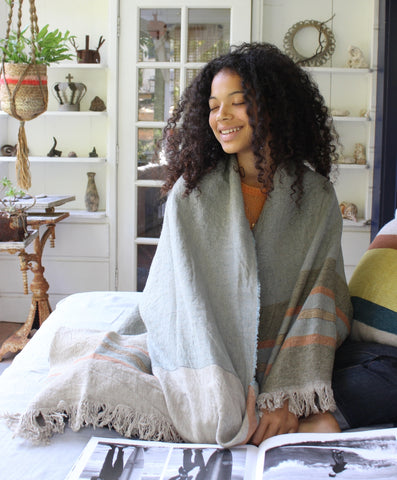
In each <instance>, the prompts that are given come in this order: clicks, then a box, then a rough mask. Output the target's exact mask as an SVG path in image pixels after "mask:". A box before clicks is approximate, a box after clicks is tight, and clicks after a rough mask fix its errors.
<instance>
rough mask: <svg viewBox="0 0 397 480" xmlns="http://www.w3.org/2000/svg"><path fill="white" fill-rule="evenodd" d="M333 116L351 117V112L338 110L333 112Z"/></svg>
mask: <svg viewBox="0 0 397 480" xmlns="http://www.w3.org/2000/svg"><path fill="white" fill-rule="evenodd" d="M331 115H332V116H333V117H348V116H349V115H350V112H349V110H343V109H341V108H336V109H334V110H331Z"/></svg>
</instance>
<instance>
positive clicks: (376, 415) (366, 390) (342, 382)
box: [332, 341, 397, 429]
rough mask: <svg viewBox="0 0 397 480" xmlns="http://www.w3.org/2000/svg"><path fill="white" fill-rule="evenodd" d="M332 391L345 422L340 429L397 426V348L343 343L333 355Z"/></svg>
mask: <svg viewBox="0 0 397 480" xmlns="http://www.w3.org/2000/svg"><path fill="white" fill-rule="evenodd" d="M332 387H333V390H334V395H335V401H336V404H337V407H338V410H339V412H340V413H341V414H342V415H343V417H344V419H345V420H346V422H347V424H346V425H341V428H342V429H346V428H359V427H368V426H371V425H381V424H390V423H392V424H393V423H395V422H397V347H391V346H389V345H381V344H379V343H365V342H349V341H348V342H345V343H344V344H343V345H342V346H341V347H340V348H339V349H338V350H337V352H336V356H335V366H334V376H333V383H332ZM335 416H336V418H337V420H338V421H339V420H340V419H339V418H338V413H337V414H336V415H335ZM342 423H343V422H342Z"/></svg>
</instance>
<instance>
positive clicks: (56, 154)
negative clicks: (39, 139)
mask: <svg viewBox="0 0 397 480" xmlns="http://www.w3.org/2000/svg"><path fill="white" fill-rule="evenodd" d="M52 138H53V139H54V145H53V146H52V148H51V150H50V151H49V152H48V153H47V157H61V156H62V152H61V151H60V150H56V148H55V147H56V146H57V143H58V142H57V139H56V138H55V137H52Z"/></svg>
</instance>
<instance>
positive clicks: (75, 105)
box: [52, 73, 87, 112]
mask: <svg viewBox="0 0 397 480" xmlns="http://www.w3.org/2000/svg"><path fill="white" fill-rule="evenodd" d="M72 78H73V77H72V75H71V74H70V73H69V74H68V75H67V76H66V80H67V82H58V83H56V84H55V85H54V86H53V87H52V89H53V93H54V96H55V98H56V99H57V101H58V102H59V107H58V110H63V111H68V112H79V111H80V102H81V100H82V99H83V97H84V95H85V94H86V92H87V87H86V86H85V85H84V83H75V82H72Z"/></svg>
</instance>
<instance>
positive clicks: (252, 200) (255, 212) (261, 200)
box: [241, 183, 266, 230]
mask: <svg viewBox="0 0 397 480" xmlns="http://www.w3.org/2000/svg"><path fill="white" fill-rule="evenodd" d="M241 190H242V192H243V199H244V209H245V215H246V217H247V218H248V221H249V224H250V228H251V230H252V229H253V228H254V227H255V224H256V222H257V221H258V218H259V215H260V214H261V211H262V208H263V205H264V204H265V201H266V193H263V192H262V191H261V189H260V188H258V187H251V186H250V185H246V184H245V183H241Z"/></svg>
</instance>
